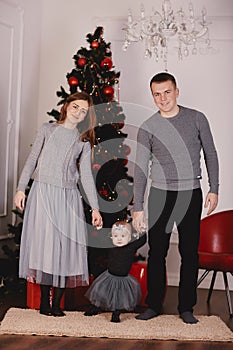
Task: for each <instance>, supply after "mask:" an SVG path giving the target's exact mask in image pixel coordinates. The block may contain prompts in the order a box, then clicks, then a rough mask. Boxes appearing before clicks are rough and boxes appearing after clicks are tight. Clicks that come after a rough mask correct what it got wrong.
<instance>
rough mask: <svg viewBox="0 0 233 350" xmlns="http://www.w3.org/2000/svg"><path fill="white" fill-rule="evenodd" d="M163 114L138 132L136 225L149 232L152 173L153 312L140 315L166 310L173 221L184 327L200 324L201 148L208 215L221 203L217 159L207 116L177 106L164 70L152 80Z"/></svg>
mask: <svg viewBox="0 0 233 350" xmlns="http://www.w3.org/2000/svg"><path fill="white" fill-rule="evenodd" d="M150 88H151V92H152V96H153V98H154V102H155V104H156V106H157V107H158V109H159V111H158V112H157V113H155V114H154V115H152V117H150V118H149V119H147V120H146V121H145V122H144V123H143V124H142V126H141V127H140V129H139V131H138V139H137V142H138V144H137V156H136V165H135V173H134V211H133V226H134V227H135V229H136V230H137V232H142V231H145V229H146V227H147V224H146V218H145V213H144V209H145V208H144V196H145V190H146V186H147V181H148V173H149V170H150V179H151V186H150V191H149V198H148V225H149V227H148V231H149V256H148V272H147V281H148V282H147V288H148V295H147V299H146V302H147V304H148V308H147V309H146V310H145V311H144V312H143V313H142V314H139V315H137V316H136V319H139V320H148V319H151V318H153V317H156V316H158V315H159V314H160V313H161V312H162V303H163V299H164V295H165V288H166V256H167V252H168V248H169V242H170V237H171V233H172V229H173V226H174V223H175V224H176V226H177V230H178V234H179V252H180V255H181V267H180V282H179V293H178V312H179V314H180V317H181V318H182V320H183V321H184V322H185V323H191V324H193V323H197V322H198V320H197V319H196V317H194V315H193V307H194V305H195V304H196V300H197V295H196V284H197V277H198V244H199V235H200V219H201V212H202V190H201V186H200V179H201V178H202V175H201V166H200V158H201V150H202V151H203V154H204V160H205V164H206V168H207V174H208V180H209V187H210V189H209V192H208V194H207V196H206V199H205V202H204V207H205V208H208V211H207V215H209V214H210V213H212V212H213V210H214V209H215V208H216V206H217V203H218V186H219V167H218V157H217V153H216V149H215V146H214V142H213V137H212V134H211V131H210V127H209V123H208V121H207V119H206V117H205V116H204V114H203V113H201V112H199V111H196V110H193V109H190V108H186V107H183V106H180V105H178V104H177V98H178V95H179V90H178V88H177V85H176V80H175V78H174V76H173V75H171V74H169V73H166V72H164V73H163V72H162V73H159V74H156V75H155V76H154V77H153V78H152V79H151V82H150Z"/></svg>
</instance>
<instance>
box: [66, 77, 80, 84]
mask: <svg viewBox="0 0 233 350" xmlns="http://www.w3.org/2000/svg"><path fill="white" fill-rule="evenodd" d="M68 84H69V85H70V86H77V85H78V79H77V78H75V77H72V76H71V77H69V79H68Z"/></svg>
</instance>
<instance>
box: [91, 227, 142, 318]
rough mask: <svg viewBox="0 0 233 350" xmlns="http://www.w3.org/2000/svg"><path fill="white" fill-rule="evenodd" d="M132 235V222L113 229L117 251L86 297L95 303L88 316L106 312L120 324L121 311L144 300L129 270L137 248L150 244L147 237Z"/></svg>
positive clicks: (131, 308)
mask: <svg viewBox="0 0 233 350" xmlns="http://www.w3.org/2000/svg"><path fill="white" fill-rule="evenodd" d="M131 236H132V228H131V225H130V224H129V223H128V222H125V221H117V222H116V223H115V224H114V225H113V226H112V230H111V239H112V244H113V248H112V249H110V251H109V259H108V269H107V270H106V271H104V272H103V273H102V274H101V275H99V276H98V277H97V278H96V279H95V280H94V282H93V283H92V285H91V286H90V287H89V289H88V290H87V292H86V294H85V296H86V297H87V298H88V299H89V300H90V302H91V307H90V309H89V310H88V311H86V312H85V313H84V315H85V316H93V315H97V314H98V312H99V310H100V309H103V310H108V311H112V318H111V322H120V313H121V310H127V311H131V310H134V308H135V307H136V305H137V304H138V302H139V301H140V299H141V288H140V284H139V282H138V281H137V280H136V278H135V277H133V276H132V275H130V274H129V271H130V269H131V266H132V263H133V260H134V255H135V253H136V251H137V249H139V248H140V247H141V246H143V245H144V244H145V242H146V234H145V233H143V234H140V235H139V237H136V238H135V237H133V238H132V237H131Z"/></svg>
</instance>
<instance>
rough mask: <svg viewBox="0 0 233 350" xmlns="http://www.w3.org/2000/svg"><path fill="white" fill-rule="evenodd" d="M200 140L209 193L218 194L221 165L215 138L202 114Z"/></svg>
mask: <svg viewBox="0 0 233 350" xmlns="http://www.w3.org/2000/svg"><path fill="white" fill-rule="evenodd" d="M199 128H200V129H199V130H200V140H201V144H202V149H203V154H204V160H205V164H206V169H207V174H208V180H209V187H210V190H209V192H211V193H216V194H218V188H219V163H218V156H217V151H216V148H215V145H214V140H213V136H212V133H211V130H210V126H209V123H208V120H207V119H206V117H205V116H204V114H200V118H199Z"/></svg>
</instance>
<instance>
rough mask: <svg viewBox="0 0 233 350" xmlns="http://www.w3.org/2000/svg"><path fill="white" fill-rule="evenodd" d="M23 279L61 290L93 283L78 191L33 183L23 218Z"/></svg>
mask: <svg viewBox="0 0 233 350" xmlns="http://www.w3.org/2000/svg"><path fill="white" fill-rule="evenodd" d="M19 277H21V278H25V279H27V280H29V281H31V282H35V283H40V284H46V285H52V286H54V287H60V288H64V287H65V286H66V287H70V288H74V287H76V286H78V285H87V284H88V283H89V276H88V265H87V230H86V223H85V220H84V212H83V205H82V200H81V197H80V193H79V191H78V189H76V188H75V189H66V188H62V187H58V186H53V185H49V184H44V183H40V182H37V181H34V182H33V184H32V187H31V189H30V192H29V196H28V200H27V204H26V208H25V213H24V219H23V230H22V238H21V245H20V260H19Z"/></svg>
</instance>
